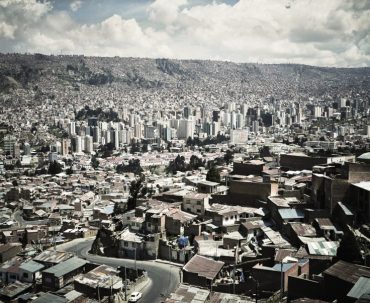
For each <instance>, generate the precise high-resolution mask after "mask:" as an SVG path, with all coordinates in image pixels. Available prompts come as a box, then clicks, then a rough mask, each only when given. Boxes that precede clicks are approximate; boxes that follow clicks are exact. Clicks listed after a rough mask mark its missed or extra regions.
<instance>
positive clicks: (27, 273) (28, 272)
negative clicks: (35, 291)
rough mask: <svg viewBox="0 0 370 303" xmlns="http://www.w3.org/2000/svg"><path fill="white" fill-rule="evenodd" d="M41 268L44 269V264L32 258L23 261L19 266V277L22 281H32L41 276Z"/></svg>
mask: <svg viewBox="0 0 370 303" xmlns="http://www.w3.org/2000/svg"><path fill="white" fill-rule="evenodd" d="M42 269H44V265H42V264H40V263H38V262H35V261H33V260H29V261H27V262H23V263H22V264H21V265H20V266H19V278H20V280H21V281H23V282H29V283H33V282H35V281H36V279H39V278H41V270H42Z"/></svg>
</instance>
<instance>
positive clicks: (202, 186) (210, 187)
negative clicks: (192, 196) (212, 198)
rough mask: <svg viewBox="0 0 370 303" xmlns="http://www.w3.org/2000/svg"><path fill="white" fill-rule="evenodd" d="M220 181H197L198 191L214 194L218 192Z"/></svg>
mask: <svg viewBox="0 0 370 303" xmlns="http://www.w3.org/2000/svg"><path fill="white" fill-rule="evenodd" d="M219 185H220V183H217V182H211V181H206V180H204V181H200V182H198V184H197V186H198V192H200V193H205V194H215V193H217V192H218V190H217V187H218V186H219Z"/></svg>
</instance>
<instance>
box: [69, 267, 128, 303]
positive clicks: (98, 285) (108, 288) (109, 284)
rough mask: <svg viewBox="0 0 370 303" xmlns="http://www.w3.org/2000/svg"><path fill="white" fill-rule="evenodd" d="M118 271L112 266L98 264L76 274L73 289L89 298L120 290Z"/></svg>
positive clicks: (98, 297)
mask: <svg viewBox="0 0 370 303" xmlns="http://www.w3.org/2000/svg"><path fill="white" fill-rule="evenodd" d="M118 273H119V272H118V271H117V270H116V269H114V268H113V267H110V266H108V265H100V266H98V267H96V268H94V269H93V270H91V271H89V272H87V273H85V274H82V275H80V276H78V277H77V278H76V279H75V280H74V289H75V290H76V291H78V292H81V293H83V294H85V295H86V296H88V297H90V298H96V299H98V300H100V299H103V298H104V297H108V296H111V295H112V294H113V295H114V294H116V293H118V292H121V290H122V288H123V283H122V279H121V278H120V277H119V276H118V275H117V274H118Z"/></svg>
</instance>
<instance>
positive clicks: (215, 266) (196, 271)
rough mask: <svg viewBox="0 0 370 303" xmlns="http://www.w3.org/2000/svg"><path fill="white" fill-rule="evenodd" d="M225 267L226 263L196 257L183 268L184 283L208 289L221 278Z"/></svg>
mask: <svg viewBox="0 0 370 303" xmlns="http://www.w3.org/2000/svg"><path fill="white" fill-rule="evenodd" d="M224 265H225V263H224V262H221V261H215V260H213V259H210V258H206V257H203V256H200V255H194V256H193V257H192V258H191V259H190V260H189V262H188V263H186V265H185V266H184V267H183V268H182V274H183V282H184V283H188V284H192V285H196V286H201V287H207V288H208V287H210V286H211V285H212V283H213V282H214V280H215V279H216V278H217V277H218V276H219V274H220V272H221V269H222V268H223V266H224Z"/></svg>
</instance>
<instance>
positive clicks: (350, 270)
mask: <svg viewBox="0 0 370 303" xmlns="http://www.w3.org/2000/svg"><path fill="white" fill-rule="evenodd" d="M324 275H331V276H334V277H336V278H337V279H340V280H344V281H346V282H349V283H352V284H355V283H356V282H357V281H358V279H360V277H362V276H364V277H369V278H370V267H366V266H361V265H357V264H353V263H348V262H345V261H342V260H340V261H338V262H337V263H335V264H334V265H332V266H330V267H329V268H328V269H327V270H325V271H324Z"/></svg>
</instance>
